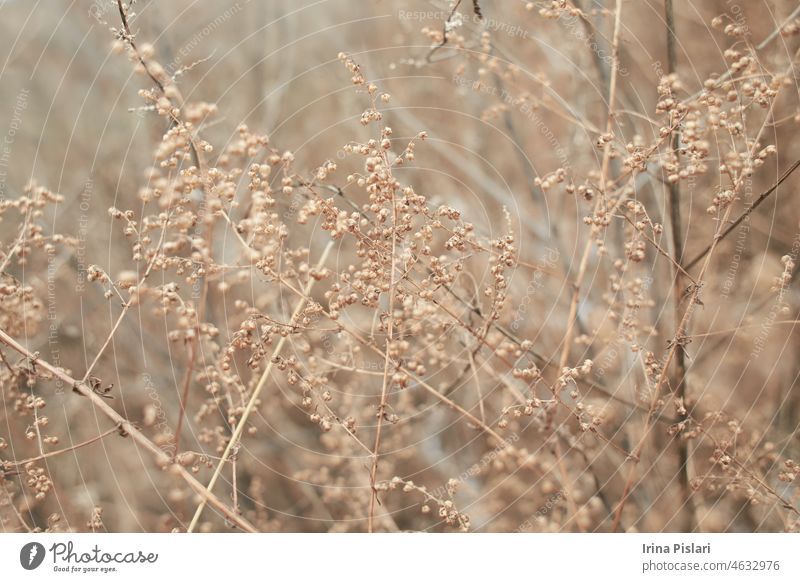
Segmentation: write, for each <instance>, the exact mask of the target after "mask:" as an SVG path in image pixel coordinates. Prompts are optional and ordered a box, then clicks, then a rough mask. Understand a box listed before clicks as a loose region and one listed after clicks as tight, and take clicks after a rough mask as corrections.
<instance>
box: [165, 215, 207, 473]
mask: <svg viewBox="0 0 800 582" xmlns="http://www.w3.org/2000/svg"><path fill="white" fill-rule="evenodd" d="M208 230H211V229H210V228H209V229H208ZM210 239H211V236H210V233H209V232H208V231H207V232H206V240H207V242H208V243H209V244H208V246H207V247H206V248H207V249H209V250H210V249H211V245H210V242H211V241H210ZM199 301H200V304H199V305H198V306H197V313H196V315H195V317H196V319H195V321H196V325H194V326H193V329H194V337H193V338H192V340H191V342H190V344H189V358H188V362H187V364H186V371H185V372H184V377H183V392H182V394H181V398H180V412H179V413H178V422H177V424H176V427H175V453H174V456H175V457H177V456H178V453H179V452H180V444H181V432H182V430H183V420H184V418H186V405H187V402H188V400H189V388H190V387H191V385H192V374H193V373H194V367H195V363H196V361H197V352H198V351H199V350H200V349H201V346H200V326H201V324H202V322H203V321H204V320H205V313H206V303H207V301H208V275H206V276H204V277H203V289H202V292H201V294H200V299H199Z"/></svg>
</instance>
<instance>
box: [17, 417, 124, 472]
mask: <svg viewBox="0 0 800 582" xmlns="http://www.w3.org/2000/svg"><path fill="white" fill-rule="evenodd" d="M114 432H119V427H118V426H115V427H114V428H110V429H108V430H107V431H105V432H102V433H100V434H99V435H97V436H94V437H92V438H90V439H88V440H85V441H83V442H82V443H78V444H77V445H72V446H71V447H66V448H63V449H59V450H57V451H51V452H49V453H44V454H42V455H39V456H38V457H31V458H30V459H23V460H22V461H8V462H6V463H4V464H3V468H6V469H7V468H10V467H22V466H23V465H27V464H28V463H34V462H36V461H42V460H44V459H49V458H50V457H56V456H58V455H63V454H64V453H69V452H70V451H75V450H77V449H80V448H82V447H86V446H88V445H91V444H92V443H96V442H97V441H99V440H101V439H103V438H105V437H107V436H108V435H110V434H111V433H114Z"/></svg>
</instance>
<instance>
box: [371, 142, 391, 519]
mask: <svg viewBox="0 0 800 582" xmlns="http://www.w3.org/2000/svg"><path fill="white" fill-rule="evenodd" d="M384 159H385V156H384ZM396 225H397V205H396V204H395V197H394V189H393V190H392V254H391V257H389V260H390V262H391V265H390V266H389V272H390V275H389V321H388V323H387V324H386V354H385V356H384V360H383V384H382V386H381V401H380V405H379V406H378V422H377V426H376V427H375V448H374V452H373V454H372V469H371V471H370V483H369V485H370V491H371V492H370V498H369V513H368V515H367V531H368V532H369V533H372V532H373V531H374V530H373V521H374V519H375V502H376V501H377V499H378V490H377V489H376V487H375V480H376V479H377V476H378V460H379V459H380V454H381V429H382V428H383V417H384V414H385V412H386V394H387V390H388V387H389V364H390V362H391V357H390V349H391V345H392V332H393V331H394V293H395V287H396V282H395V265H394V262H395V255H396V253H397V230H396Z"/></svg>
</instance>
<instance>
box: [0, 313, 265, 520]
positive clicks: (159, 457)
mask: <svg viewBox="0 0 800 582" xmlns="http://www.w3.org/2000/svg"><path fill="white" fill-rule="evenodd" d="M0 342H2V343H3V344H5V345H7V346H8V347H9V348H11V349H12V350H14V351H16V352H18V353H19V354H21V355H23V356H24V357H26V358H28V359H29V360H31V361H35V362H36V365H37V366H38V367H40V368H42V369H44V370H47V371H48V372H50V374H52V375H53V376H55V377H56V378H59V379H60V380H61V381H63V382H65V383H66V384H67V385H69V386H72V387H73V389H74V390H75V391H76V392H78V393H80V394H81V395H83V396H86V397H87V398H88V399H89V400H90V401H91V403H92V405H94V407H95V408H96V409H97V410H98V411H99V412H100V413H102V414H104V415H105V416H106V417H108V418H110V419H111V420H112V421H113V422H114V424H115V425H116V426H115V430H119V431H120V434H123V435H124V436H128V435H129V436H130V437H131V438H132V439H133V440H134V441H135V442H136V443H137V444H139V445H141V446H142V447H144V448H145V449H147V450H148V451H149V452H150V453H151V454H152V455H153V456H154V457H155V460H156V463H157V464H158V465H159V466H163V467H169V470H170V471H171V472H173V473H175V474H177V475H178V476H179V477H181V478H182V479H183V480H184V481H185V482H186V483H187V485H189V487H191V489H192V490H193V491H194V492H195V493H197V494H198V495H199V496H200V497H201V498H202V499H203V503H204V504H206V503H208V504H211V506H212V507H213V508H214V509H216V510H217V511H219V512H220V513H221V514H222V515H224V516H225V517H227V518H228V519H229V520H230V521H231V522H232V523H234V524H236V525H237V526H239V527H240V528H241V529H242V530H244V531H247V532H253V533H254V532H257V531H258V530H257V529H256V528H255V527H254V526H253V525H252V524H250V522H248V521H247V520H246V519H244V518H243V517H241V516H239V515H236V512H234V511H233V510H231V508H229V507H228V506H227V505H225V504H224V503H223V502H222V501H220V499H219V498H218V497H217V496H216V495H214V494H213V493H211V492H210V491H208V490H207V489H206V488H205V487H203V485H202V483H200V482H199V481H198V480H197V479H195V478H194V477H193V476H192V474H191V473H189V472H188V471H187V470H186V469H185V468H183V467H182V466H181V465H180V464H177V463H173V462H172V458H171V457H170V456H169V455H167V454H166V453H165V452H164V451H163V450H162V449H161V448H160V447H159V446H158V445H156V444H155V443H154V442H153V441H151V440H150V439H149V438H147V437H146V436H145V435H144V434H143V433H142V432H141V431H140V430H139V428H138V427H137V426H135V425H134V424H133V423H131V422H130V421H129V420H128V419H127V418H125V417H124V416H122V415H120V414H119V413H118V412H117V411H116V410H114V409H113V408H111V406H109V405H108V403H107V402H106V401H105V400H104V399H103V397H102V396H100V395H98V394H96V393H95V392H94V390H92V388H91V387H90V386H89V385H88V384H86V383H85V382H83V381H81V380H76V379H75V378H73V377H72V376H70V375H69V374H67V373H66V372H64V370H63V369H62V368H57V367H56V366H53V365H52V364H50V363H48V362H46V361H45V360H42V359H41V358H39V357H38V355H36V354H32V353H31V352H30V351H29V350H28V349H27V348H25V347H24V346H22V345H21V344H20V343H18V342H17V341H16V340H15V339H14V338H12V337H11V336H10V335H8V334H7V333H6V332H5V331H4V330H2V329H0Z"/></svg>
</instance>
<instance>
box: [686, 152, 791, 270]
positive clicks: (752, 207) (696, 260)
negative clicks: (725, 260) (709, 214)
mask: <svg viewBox="0 0 800 582" xmlns="http://www.w3.org/2000/svg"><path fill="white" fill-rule="evenodd" d="M798 167H800V160H797V161H796V162H795V163H793V164H792V165H791V166H790V167H789V169H788V170H786V171H785V172H784V173H783V175H782V176H781V177H780V178H778V181H777V182H775V183H774V184H773V185H772V186H770V187H769V188H768V189H767V190H765V191H764V192H763V193H762V194H761V195H760V196H759V197H758V198H756V200H755V202H753V204H752V205H750V206H749V207H748V208H747V210H745V211H744V212H742V214H741V215H740V216H739V218H737V219H736V220H734V221H733V222H731V223H730V226H728V227H727V228H726V229H725V230H723V231H722V233H721V234H720V235H719V240H722V239H724V238H725V237H726V236H728V235H729V234H730V233H732V232H733V231H734V230H736V227H737V226H739V225H740V224H741V223H742V221H743V220H744V219H745V218H747V217H748V216H750V214H751V213H752V212H753V211H754V210H755V209H756V208H758V207H759V206H760V205H761V203H762V202H764V200H766V199H767V198H769V196H770V195H771V194H772V193H773V192H775V190H777V189H778V186H780V185H781V184H783V183H784V182H785V181H786V180H787V178H789V176H791V175H792V173H793V172H794V171H795V170H796V169H797V168H798ZM712 245H713V243H712V244H710V245H708V246H707V247H706V248H705V249H703V250H702V251H701V252H700V253H698V255H697V256H696V257H695V258H693V259H692V260H691V261H689V262H688V263H687V264H686V269H687V270H688V269H691V268H692V267H694V266H695V265H696V264H697V263H699V262H700V261H701V260H702V259H703V257H705V256H706V255H707V254H708V253H709V252H710V251H711V247H712Z"/></svg>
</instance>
